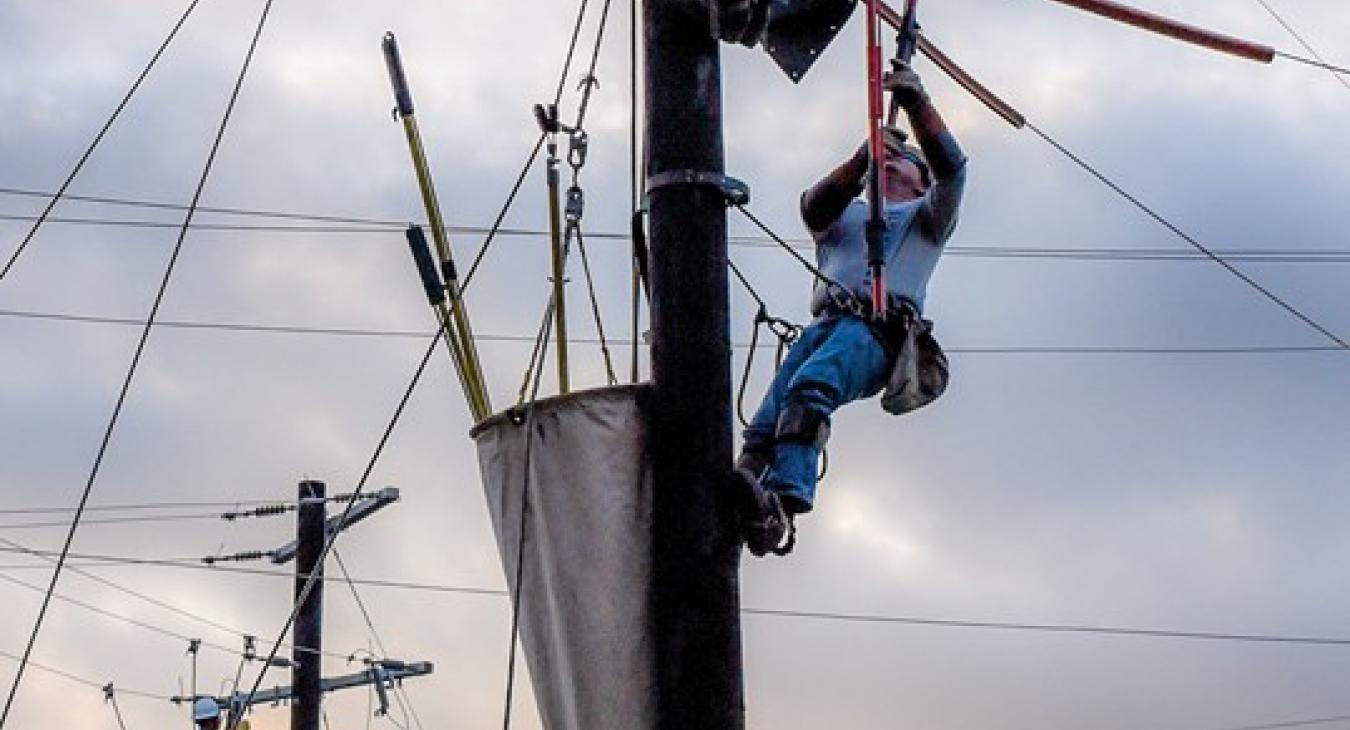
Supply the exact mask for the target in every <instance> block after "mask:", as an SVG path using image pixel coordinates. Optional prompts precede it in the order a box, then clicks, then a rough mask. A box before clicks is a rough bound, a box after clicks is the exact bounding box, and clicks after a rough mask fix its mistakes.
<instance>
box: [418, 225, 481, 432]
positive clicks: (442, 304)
mask: <svg viewBox="0 0 1350 730" xmlns="http://www.w3.org/2000/svg"><path fill="white" fill-rule="evenodd" d="M405 234H406V236H407V238H408V249H409V250H410V251H411V252H412V257H413V263H414V264H416V266H417V274H418V277H419V278H420V279H421V281H422V289H423V290H424V291H425V292H426V295H427V303H428V304H430V305H431V309H432V311H434V312H435V313H436V321H437V322H439V323H440V325H441V327H442V328H443V329H444V330H445V332H446V337H445V345H446V347H447V348H448V349H449V351H450V364H451V365H453V366H454V368H455V375H456V376H458V378H459V385H460V387H461V388H463V389H464V398H465V400H467V401H468V403H469V412H470V413H472V414H473V417H474V420H475V421H482V420H483V419H484V418H487V417H488V416H490V415H492V413H491V409H490V408H489V407H488V405H487V404H486V403H485V402H483V400H482V399H481V398H480V394H479V393H478V392H477V391H476V390H475V389H473V388H471V387H469V381H468V378H467V377H466V373H465V372H464V351H463V350H462V349H461V348H460V344H459V340H457V339H455V338H454V337H450V336H449V333H450V331H451V329H452V326H453V325H452V322H453V319H452V316H451V314H450V309H449V307H448V306H447V304H446V297H445V284H444V283H443V282H442V281H441V276H440V274H438V273H436V262H435V261H434V260H433V259H432V258H431V248H430V247H429V246H427V236H426V234H425V233H423V232H422V227H421V226H418V225H410V226H408V230H407V231H405Z"/></svg>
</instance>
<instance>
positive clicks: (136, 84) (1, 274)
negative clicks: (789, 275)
mask: <svg viewBox="0 0 1350 730" xmlns="http://www.w3.org/2000/svg"><path fill="white" fill-rule="evenodd" d="M199 1H200V0H192V2H190V3H188V6H187V9H186V10H184V11H183V14H182V15H181V16H179V18H178V22H177V23H175V24H174V26H173V29H172V30H170V31H169V35H168V36H167V37H165V38H164V41H163V42H162V43H160V45H159V48H157V49H156V50H155V53H154V55H153V56H151V57H150V61H149V63H147V64H146V65H145V68H144V69H143V70H142V71H141V73H140V75H139V76H137V77H136V80H135V81H133V82H132V84H131V88H130V89H127V93H126V95H125V96H123V97H122V101H120V102H118V104H117V108H115V109H113V112H112V114H111V115H110V116H109V117H108V120H107V121H106V122H104V123H103V127H102V128H101V129H99V130H98V134H96V135H94V139H93V141H91V142H90V143H89V146H88V147H86V148H85V150H84V154H82V155H80V159H79V161H78V162H76V163H75V167H74V168H72V169H71V171H70V173H69V174H67V175H66V179H65V180H63V181H62V182H61V187H59V188H57V190H56V192H55V193H54V194H53V195H51V196H50V197H51V199H50V200H49V201H48V202H47V205H46V207H45V208H43V209H42V215H40V216H38V217H37V218H36V219H35V220H34V221H33V225H32V226H31V227H29V229H28V233H26V234H25V235H24V237H23V240H22V241H20V242H19V245H18V247H16V248H15V249H14V253H12V254H10V257H9V260H8V261H6V262H5V265H4V268H0V281H3V280H4V278H5V276H6V275H7V274H9V270H10V269H12V268H13V267H14V262H15V261H18V260H19V256H20V255H22V254H23V250H24V249H25V248H27V247H28V244H29V243H30V242H32V240H33V236H35V235H37V232H38V229H39V228H41V227H42V223H43V221H44V220H46V218H47V216H48V215H49V214H50V213H51V212H52V209H53V208H55V207H56V204H57V203H59V202H61V196H63V195H64V194H65V192H66V190H67V189H69V188H70V184H71V183H73V182H75V177H76V176H77V175H79V174H80V170H82V169H84V163H86V162H88V161H89V157H90V155H92V154H94V150H95V149H98V145H99V143H100V142H102V141H103V137H104V136H105V135H107V134H108V130H109V129H111V128H112V125H113V123H115V122H116V121H117V118H118V117H119V116H121V114H122V110H123V109H125V108H126V106H127V103H128V102H130V101H131V97H133V96H135V95H136V90H137V89H139V88H141V82H143V81H145V77H146V76H149V75H150V71H151V69H153V68H154V67H155V64H157V63H159V58H160V56H162V55H164V51H165V50H166V49H167V48H168V47H169V44H170V43H172V42H173V39H174V38H175V37H176V36H177V35H178V31H179V30H180V29H181V28H182V27H183V24H185V23H187V20H188V17H189V16H191V15H192V11H193V10H196V9H197V3H198V2H199ZM0 724H2V723H0Z"/></svg>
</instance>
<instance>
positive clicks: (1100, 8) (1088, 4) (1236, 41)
mask: <svg viewBox="0 0 1350 730" xmlns="http://www.w3.org/2000/svg"><path fill="white" fill-rule="evenodd" d="M1054 2H1057V3H1060V4H1061V5H1068V6H1070V7H1074V8H1078V9H1079V10H1083V11H1086V12H1089V13H1092V14H1094V15H1099V16H1101V17H1103V18H1107V19H1109V20H1114V21H1117V22H1120V23H1125V24H1127V25H1132V26H1134V27H1136V28H1140V29H1143V30H1147V31H1150V32H1153V33H1157V34H1159V35H1164V36H1167V37H1168V38H1173V39H1175V40H1179V41H1182V42H1184V43H1190V44H1193V45H1197V46H1201V47H1204V48H1208V49H1210V50H1212V51H1219V52H1220V53H1227V54H1229V55H1232V56H1237V57H1239V58H1245V59H1248V60H1250V61H1259V62H1261V63H1270V62H1271V61H1274V60H1275V50H1274V49H1273V48H1271V47H1269V46H1265V45H1262V44H1260V43H1256V42H1253V41H1249V40H1245V39H1242V38H1234V37H1233V36H1228V35H1224V34H1222V33H1216V32H1214V31H1211V30H1205V29H1204V28H1197V27H1196V26H1193V25H1190V24H1187V23H1183V22H1181V21H1179V20H1173V19H1171V18H1167V17H1164V16H1161V15H1157V14H1156V13H1150V12H1148V11H1147V10H1140V9H1139V8H1133V7H1130V6H1128V5H1124V4H1122V3H1118V2H1115V1H1114V0H1054Z"/></svg>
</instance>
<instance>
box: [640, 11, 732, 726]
mask: <svg viewBox="0 0 1350 730" xmlns="http://www.w3.org/2000/svg"><path fill="white" fill-rule="evenodd" d="M682 5H683V4H682V3H681V2H679V0H644V3H643V11H644V15H643V20H644V25H645V38H646V49H645V53H646V56H645V62H646V105H647V113H646V119H647V130H646V143H647V144H646V146H647V172H648V174H649V175H653V176H655V175H660V174H662V173H668V172H674V171H691V172H703V173H714V174H721V173H722V172H723V171H724V161H723V150H722V98H721V97H722V88H721V62H720V58H719V55H718V54H719V48H718V41H717V40H716V38H714V36H713V34H712V33H711V32H710V24H709V18H708V15H707V14H706V13H689V12H683V11H682V10H681V7H682ZM649 209H650V216H651V217H650V232H649V245H650V249H649V255H650V265H651V272H650V273H651V326H652V338H653V339H652V381H653V408H652V429H651V434H652V437H651V438H652V442H651V450H652V460H653V477H654V484H655V494H654V505H653V510H654V514H653V518H654V519H653V521H654V530H655V534H654V535H653V542H654V547H653V550H654V553H655V555H654V570H655V578H654V587H653V596H652V598H653V601H654V612H655V615H656V646H657V691H658V693H659V696H658V699H657V704H658V708H659V715H660V721H659V727H660V728H662V730H692V729H694V728H698V729H699V730H705V729H706V730H741V729H742V728H743V727H744V726H745V711H744V690H743V686H742V674H741V634H740V616H739V595H738V594H739V586H738V575H739V574H738V570H739V559H740V537H739V531H738V529H737V517H736V514H735V510H734V505H733V503H732V500H731V499H730V498H729V494H730V489H729V488H728V487H727V484H726V478H727V475H728V474H729V472H730V468H731V463H732V461H731V460H732V452H731V449H732V441H731V339H730V321H729V318H728V285H727V243H726V203H725V199H724V197H723V194H722V193H721V192H720V191H719V189H718V188H717V187H715V186H713V185H707V184H698V183H686V184H670V185H663V186H660V187H658V188H657V189H654V190H650V191H649Z"/></svg>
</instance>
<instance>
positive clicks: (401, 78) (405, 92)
mask: <svg viewBox="0 0 1350 730" xmlns="http://www.w3.org/2000/svg"><path fill="white" fill-rule="evenodd" d="M380 45H381V47H382V48H383V49H384V64H385V66H386V67H388V69H389V83H390V84H391V85H392V86H393V87H394V112H393V114H394V119H396V120H397V119H398V118H400V117H406V116H408V115H410V114H412V113H413V100H412V91H410V90H409V89H408V75H407V73H406V72H405V71H404V70H403V58H402V57H401V56H400V55H399V52H398V40H396V39H395V38H394V31H392V30H391V31H386V32H385V34H384V41H383V42H382V43H381V44H380Z"/></svg>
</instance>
